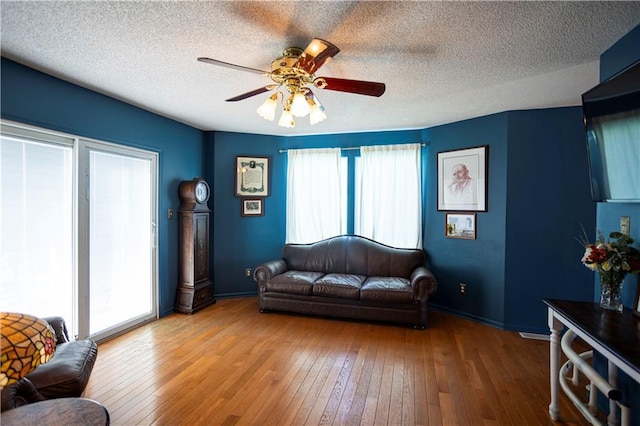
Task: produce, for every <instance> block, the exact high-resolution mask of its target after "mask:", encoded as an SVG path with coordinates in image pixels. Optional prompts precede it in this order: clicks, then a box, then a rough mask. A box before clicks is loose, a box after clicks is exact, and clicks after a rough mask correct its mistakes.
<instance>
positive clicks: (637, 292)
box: [633, 275, 640, 318]
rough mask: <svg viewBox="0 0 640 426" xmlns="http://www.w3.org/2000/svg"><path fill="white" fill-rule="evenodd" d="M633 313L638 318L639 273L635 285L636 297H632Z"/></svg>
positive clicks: (639, 302) (639, 308)
mask: <svg viewBox="0 0 640 426" xmlns="http://www.w3.org/2000/svg"><path fill="white" fill-rule="evenodd" d="M633 315H635V316H637V317H639V318H640V275H639V276H638V284H637V285H636V297H635V299H633Z"/></svg>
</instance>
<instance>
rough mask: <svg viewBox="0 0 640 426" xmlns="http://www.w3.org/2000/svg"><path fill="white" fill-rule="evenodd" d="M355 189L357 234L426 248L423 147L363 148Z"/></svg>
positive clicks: (408, 246)
mask: <svg viewBox="0 0 640 426" xmlns="http://www.w3.org/2000/svg"><path fill="white" fill-rule="evenodd" d="M355 187H356V190H355V200H356V201H355V233H356V234H358V235H361V236H363V237H367V238H370V239H372V240H375V241H378V242H380V243H383V244H387V245H389V246H392V247H402V248H422V190H421V185H420V144H403V145H380V146H363V147H361V148H360V161H359V167H357V168H356V185H355Z"/></svg>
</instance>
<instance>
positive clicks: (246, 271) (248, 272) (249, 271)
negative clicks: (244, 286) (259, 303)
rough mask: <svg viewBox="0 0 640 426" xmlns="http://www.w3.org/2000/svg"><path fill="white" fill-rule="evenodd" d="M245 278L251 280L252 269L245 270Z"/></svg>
mask: <svg viewBox="0 0 640 426" xmlns="http://www.w3.org/2000/svg"><path fill="white" fill-rule="evenodd" d="M244 276H245V277H249V278H251V268H245V270H244Z"/></svg>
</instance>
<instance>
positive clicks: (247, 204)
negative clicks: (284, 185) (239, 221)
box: [242, 198, 264, 216]
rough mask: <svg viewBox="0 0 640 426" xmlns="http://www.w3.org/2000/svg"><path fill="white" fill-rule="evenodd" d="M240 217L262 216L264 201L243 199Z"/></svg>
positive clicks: (260, 199)
mask: <svg viewBox="0 0 640 426" xmlns="http://www.w3.org/2000/svg"><path fill="white" fill-rule="evenodd" d="M242 216H264V200H263V199H262V198H243V199H242Z"/></svg>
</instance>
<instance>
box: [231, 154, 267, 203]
mask: <svg viewBox="0 0 640 426" xmlns="http://www.w3.org/2000/svg"><path fill="white" fill-rule="evenodd" d="M268 196H269V158H268V157H240V156H238V157H236V197H268Z"/></svg>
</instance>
